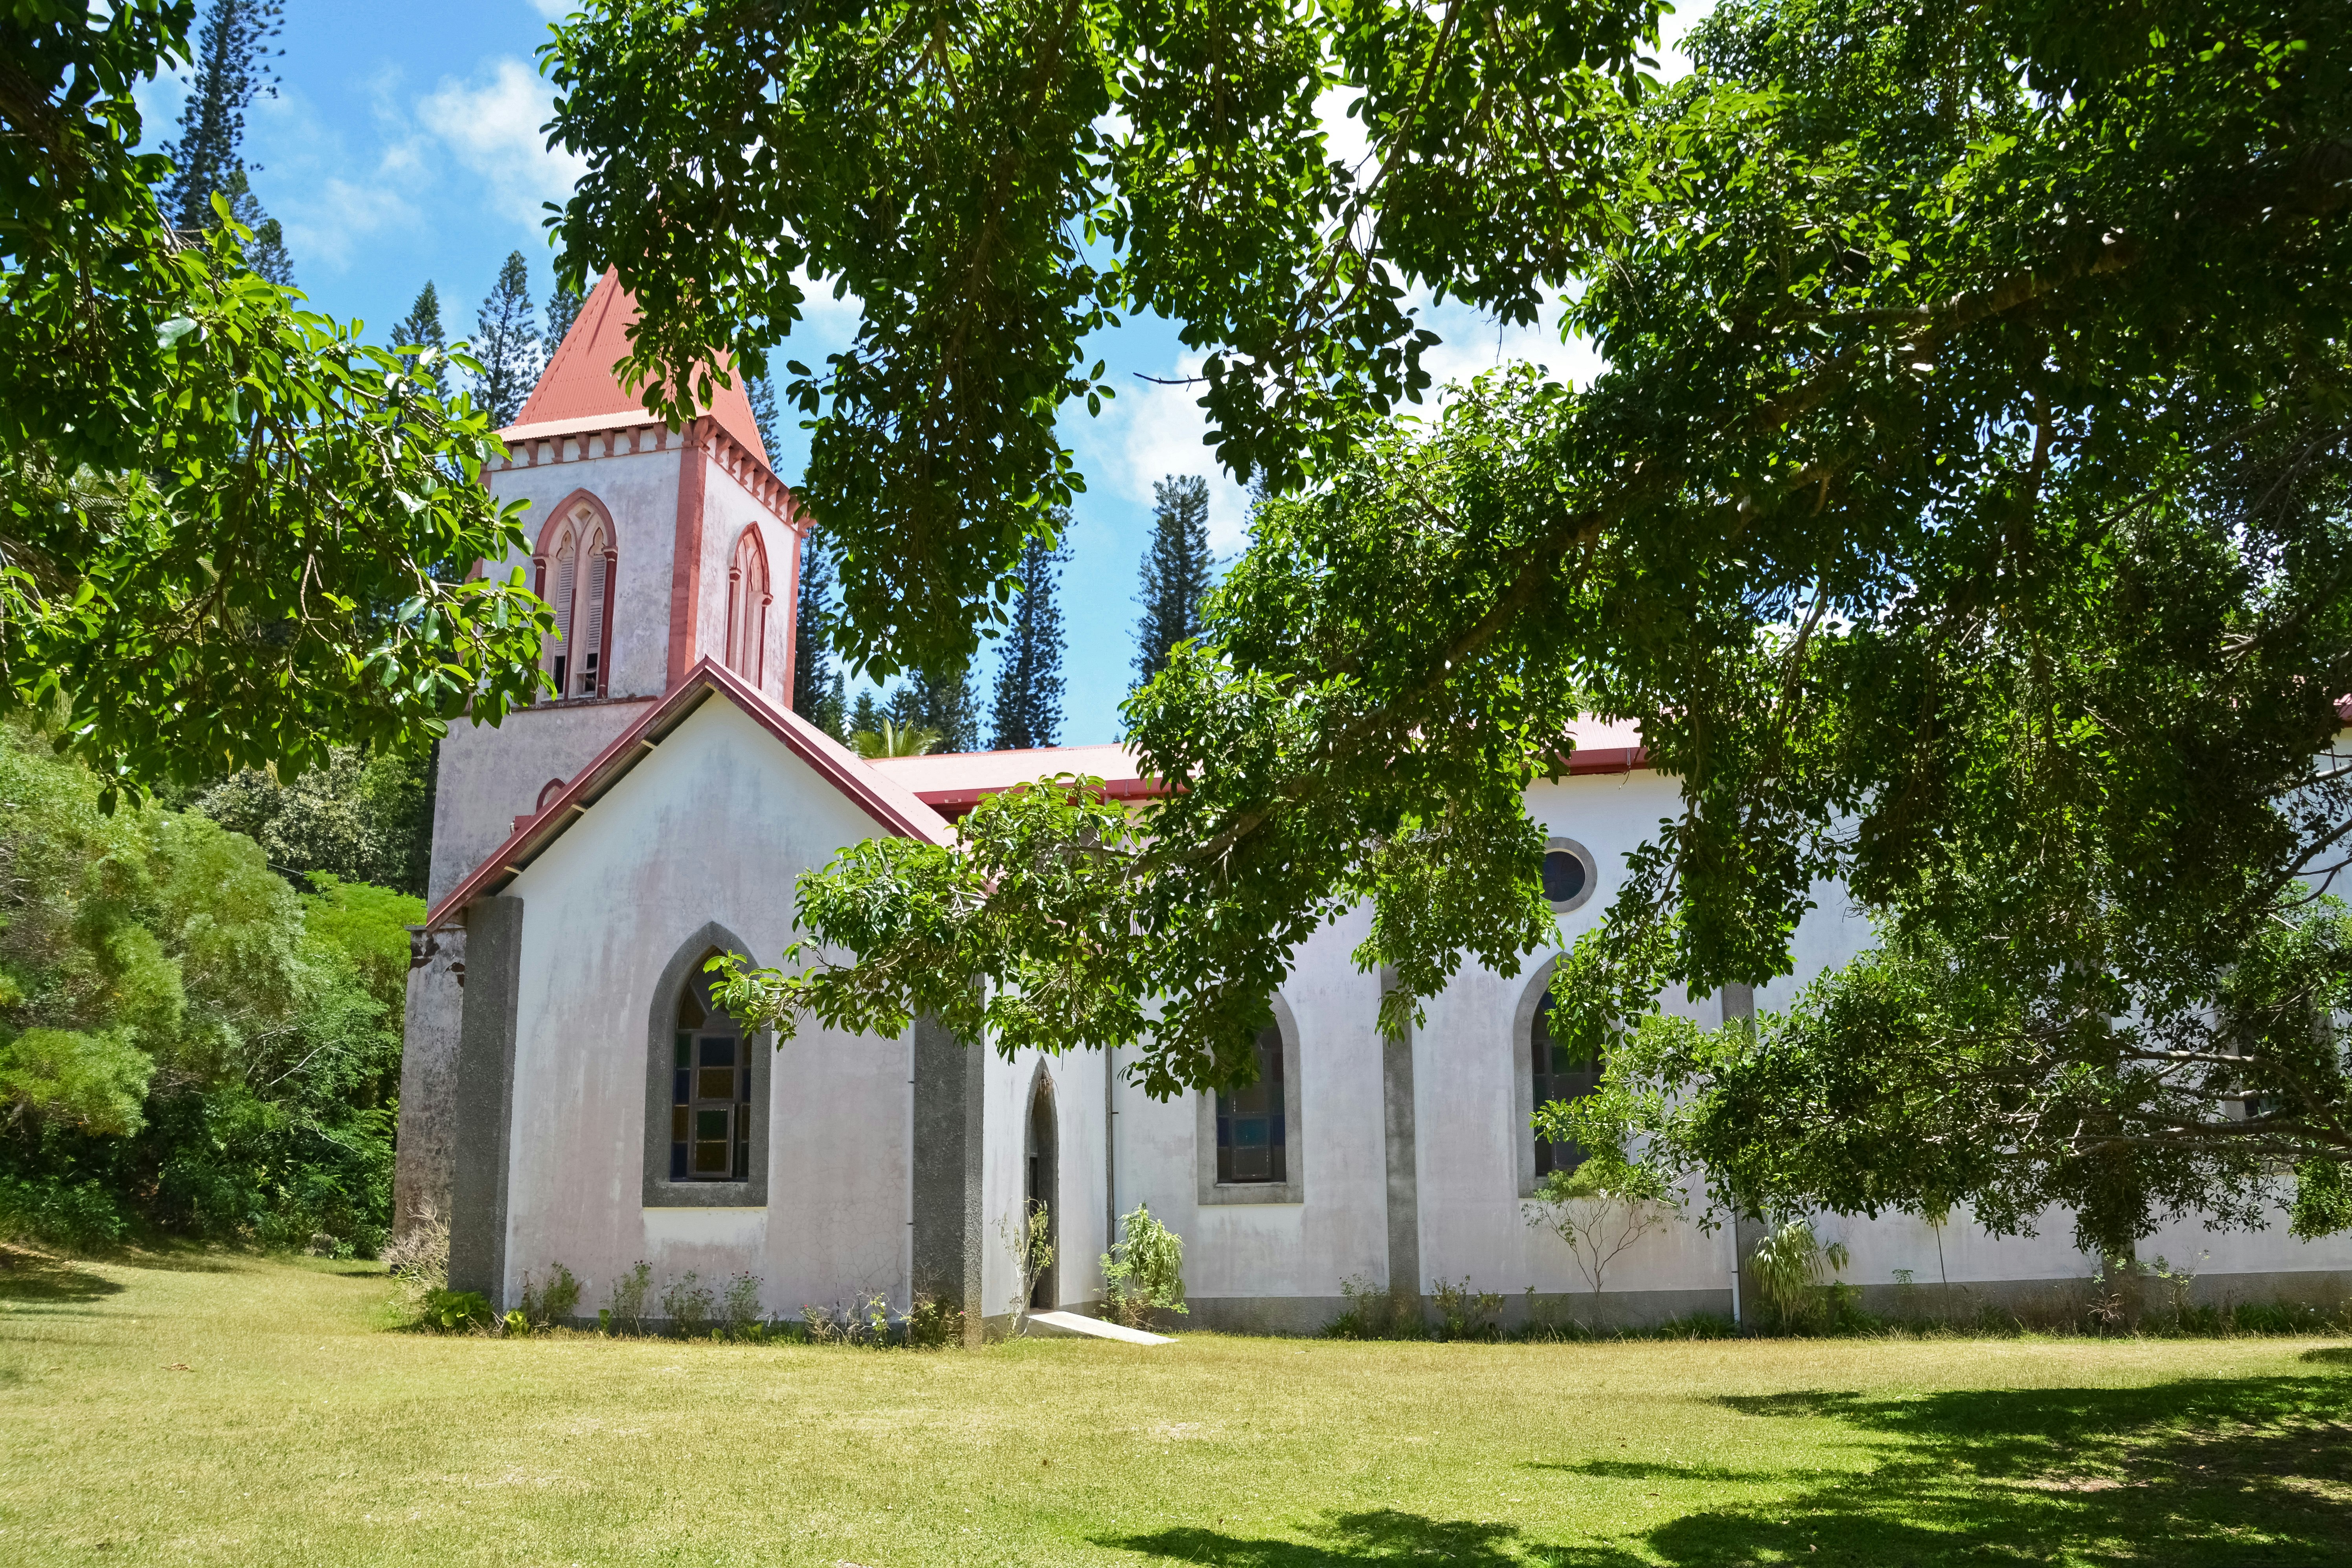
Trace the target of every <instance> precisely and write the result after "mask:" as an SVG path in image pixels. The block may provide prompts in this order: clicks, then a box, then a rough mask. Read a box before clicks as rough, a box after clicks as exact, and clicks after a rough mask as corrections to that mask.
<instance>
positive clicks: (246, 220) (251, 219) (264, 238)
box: [222, 166, 294, 289]
mask: <svg viewBox="0 0 2352 1568" xmlns="http://www.w3.org/2000/svg"><path fill="white" fill-rule="evenodd" d="M222 195H226V196H227V197H228V210H229V216H231V217H234V218H235V219H236V221H237V222H238V223H239V224H241V225H242V226H244V227H245V229H246V232H247V233H248V234H250V235H251V236H252V238H250V239H248V240H247V241H246V242H245V246H244V249H245V264H246V265H247V267H250V268H253V269H254V271H255V272H257V273H258V274H260V275H261V276H262V277H264V278H267V279H269V280H270V281H271V282H272V283H275V284H277V285H278V286H279V287H280V288H284V289H291V288H292V287H294V258H292V257H290V256H289V255H287V254H286V228H285V226H284V225H282V224H280V223H279V222H278V220H277V219H276V218H274V217H271V216H269V215H268V213H267V212H264V211H263V210H262V206H261V198H260V197H259V196H257V195H254V194H253V186H252V184H251V183H250V182H249V181H247V178H246V174H245V170H244V168H243V167H242V166H240V167H239V168H238V169H237V171H236V173H235V174H231V175H230V176H229V177H228V187H227V189H226V190H225V191H223V192H222Z"/></svg>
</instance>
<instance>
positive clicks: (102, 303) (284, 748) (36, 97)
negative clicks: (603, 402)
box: [0, 0, 547, 803]
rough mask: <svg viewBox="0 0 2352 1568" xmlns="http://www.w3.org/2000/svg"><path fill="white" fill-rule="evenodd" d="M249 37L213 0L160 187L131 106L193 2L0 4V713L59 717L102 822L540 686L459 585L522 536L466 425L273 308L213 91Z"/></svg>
mask: <svg viewBox="0 0 2352 1568" xmlns="http://www.w3.org/2000/svg"><path fill="white" fill-rule="evenodd" d="M270 16H274V10H271V11H268V12H265V11H264V10H263V9H262V8H260V7H249V6H240V7H237V8H236V11H235V13H234V15H232V13H231V11H230V9H229V8H228V7H226V6H223V7H216V8H215V12H214V15H213V17H212V23H213V27H214V31H213V32H211V33H209V34H208V35H207V38H206V43H205V59H206V60H208V61H210V62H211V64H210V65H209V66H208V67H206V69H208V70H210V71H211V72H212V73H213V74H215V75H220V76H222V77H223V79H224V80H225V81H227V85H226V86H224V87H222V88H221V89H219V101H220V102H221V103H223V104H225V105H226V106H228V107H227V109H226V110H224V112H225V113H226V114H227V115H228V119H227V120H226V121H223V120H221V119H219V118H212V119H208V118H206V113H208V112H209V111H205V112H199V113H197V114H196V115H195V116H194V119H193V120H192V121H190V124H189V127H188V131H187V134H186V135H185V136H184V138H183V141H184V142H187V143H188V147H187V150H186V153H185V156H186V157H188V158H189V159H190V160H191V161H192V162H191V165H190V166H191V168H192V169H197V171H198V172H197V173H194V174H190V175H189V176H188V178H187V179H185V180H184V179H182V178H181V177H180V176H179V174H178V172H177V170H175V168H174V165H173V162H172V160H171V159H169V158H167V157H163V156H161V155H157V154H152V153H133V152H132V151H131V149H132V148H134V147H136V146H137V145H138V144H139V142H140V141H141V139H142V126H141V121H140V116H139V111H138V104H137V101H136V99H135V97H134V89H136V88H137V87H138V86H139V85H140V84H141V83H142V82H145V81H148V80H152V79H153V78H154V77H155V76H156V75H157V74H158V73H159V72H161V71H163V70H165V69H169V68H175V67H178V66H181V65H184V64H186V63H188V61H189V58H190V50H189V47H188V30H189V28H190V26H192V25H193V23H194V17H195V9H194V5H189V4H184V3H166V0H141V3H138V4H127V5H113V6H109V7H104V8H101V10H100V11H96V12H93V11H92V10H91V9H90V8H89V6H87V5H78V4H73V3H70V0H34V3H31V4H26V5H15V6H12V7H10V8H9V9H8V10H7V11H6V12H5V13H0V61H5V62H6V68H5V70H0V365H5V366H6V367H7V373H6V374H5V376H0V555H5V564H0V709H22V708H26V707H38V708H40V709H42V710H45V711H47V710H57V711H58V718H59V719H60V722H59V723H58V726H57V729H56V731H55V732H57V733H58V734H61V735H64V736H67V737H68V738H69V740H68V744H69V746H70V748H71V749H72V750H74V751H75V752H79V754H80V755H81V756H83V757H84V758H86V759H87V760H89V762H90V763H91V764H92V766H93V767H94V768H95V769H96V770H97V772H98V773H99V776H100V780H101V781H102V789H103V793H104V797H105V798H106V799H108V800H109V802H110V803H111V801H112V800H113V799H114V798H115V797H116V796H118V795H120V794H121V790H122V789H123V787H124V786H125V785H126V784H132V785H134V787H135V784H137V783H143V784H161V783H164V782H167V781H168V782H177V783H185V784H194V783H197V782H200V781H209V780H213V779H217V778H219V777H222V776H224V775H225V774H226V773H230V772H233V771H235V770H236V769H238V768H242V767H251V766H259V765H261V764H264V763H277V764H278V765H280V766H281V767H282V768H284V769H285V770H286V771H287V772H289V773H291V772H295V771H299V769H301V768H303V767H308V766H313V765H317V764H320V763H325V762H326V761H327V759H328V757H329V755H330V752H331V747H332V746H333V745H334V744H336V743H346V744H354V745H359V746H362V747H364V748H367V749H368V750H370V751H371V752H380V751H383V750H386V749H394V750H410V751H415V750H420V749H422V748H424V747H425V746H426V745H428V744H429V743H430V742H431V741H432V740H433V738H434V737H435V736H436V735H437V734H438V733H439V732H440V731H442V730H443V729H444V728H446V724H447V722H448V721H449V720H450V719H452V718H454V717H455V716H457V714H459V713H461V712H466V711H467V710H471V711H472V713H473V714H474V715H475V716H476V717H478V718H494V717H495V716H496V715H498V714H500V713H503V712H505V711H506V710H508V709H509V707H510V706H511V705H512V704H513V703H514V702H516V701H519V700H522V699H524V698H525V697H526V696H527V695H528V694H529V693H530V692H531V691H532V690H534V689H536V687H537V685H538V682H539V677H538V674H537V668H536V666H537V651H538V646H539V638H540V637H541V632H542V630H543V628H544V627H545V626H546V625H547V623H546V621H545V620H544V618H543V617H544V615H545V612H544V611H543V610H542V609H541V608H540V607H539V606H538V605H536V603H535V601H533V600H532V598H531V597H530V593H529V591H528V589H527V588H526V587H525V586H524V584H522V581H521V577H520V574H513V575H512V576H510V577H506V578H499V579H474V580H470V581H469V580H467V578H466V577H465V565H470V564H471V563H474V562H476V561H479V560H483V559H488V560H498V559H500V558H502V557H504V556H505V555H506V554H508V553H509V552H510V551H512V550H514V549H517V548H520V546H521V545H522V543H523V538H522V531H521V529H520V525H519V523H518V521H517V518H518V515H519V513H520V507H515V508H512V509H509V510H506V511H503V512H502V511H501V510H500V509H499V507H498V506H497V505H496V504H495V503H494V502H493V501H492V500H490V498H489V497H488V495H487V494H486V493H485V491H484V490H483V489H482V486H481V482H480V480H481V471H482V466H483V465H484V464H485V463H486V462H488V461H490V460H492V459H494V458H496V457H497V456H498V455H499V445H498V441H497V438H496V436H495V434H494V432H493V431H492V429H491V427H490V426H489V424H488V421H487V420H485V419H484V418H483V417H482V416H481V415H479V414H478V413H477V412H476V411H475V410H474V409H473V408H472V407H470V406H469V405H467V404H466V403H465V402H464V401H463V400H462V399H460V400H458V401H457V402H456V403H454V404H453V403H450V402H448V401H446V400H444V399H443V398H442V397H441V396H440V395H438V393H437V391H436V388H435V387H434V386H433V385H432V384H431V383H430V381H429V380H424V379H420V378H419V377H417V376H416V375H415V374H414V369H415V360H414V359H413V358H410V357H406V356H403V355H399V354H395V353H391V352H388V351H386V350H383V349H378V348H373V347H370V346H368V345H366V344H363V343H362V342H358V341H357V340H356V338H355V337H354V335H353V334H352V331H350V329H348V328H346V327H344V326H341V325H339V324H338V323H336V322H334V321H329V320H328V319H326V318H325V317H323V316H319V315H315V314H312V313H310V312H309V311H306V310H299V308H298V304H299V301H297V300H294V299H293V298H291V297H290V296H289V294H288V293H287V291H286V290H284V289H281V288H280V287H278V285H276V284H275V283H273V282H272V281H271V280H270V279H268V278H267V277H265V276H262V275H260V274H259V273H258V272H257V268H256V262H257V258H253V257H250V256H249V255H248V252H247V245H248V243H250V242H251V241H252V240H253V238H254V237H253V236H252V235H250V234H247V233H244V232H242V226H240V225H238V224H236V223H235V222H234V221H233V219H232V216H231V214H230V210H229V200H228V197H227V196H226V193H225V190H224V188H223V187H224V185H225V184H226V175H227V174H230V173H233V167H232V165H233V163H234V156H233V154H234V151H235V145H234V144H235V134H234V120H235V112H236V110H238V109H239V108H240V107H241V106H242V105H243V104H244V103H245V102H246V101H247V100H248V98H249V89H250V83H251V80H252V78H251V77H250V75H248V76H247V77H246V78H245V79H244V80H245V82H246V83H247V85H246V86H245V87H238V86H236V82H235V81H233V80H228V78H230V77H233V76H234V70H233V69H232V67H234V68H235V69H245V68H246V67H244V66H236V62H237V61H240V60H242V61H247V62H248V63H249V62H250V61H251V60H252V59H254V58H257V54H256V50H257V44H255V43H254V40H255V38H256V37H258V36H260V35H259V34H257V32H255V31H254V30H253V29H256V28H259V27H261V26H263V21H262V20H257V18H259V19H264V20H266V19H267V18H268V17H270ZM236 17H243V18H245V20H244V21H237V20H236ZM239 28H246V29H247V30H246V31H245V32H242V33H240V32H239V31H238V29H239ZM240 37H241V38H244V39H245V40H246V42H245V43H242V44H236V39H238V38H240ZM224 40H226V41H224ZM231 44H236V47H230V45H231ZM240 51H243V52H240ZM203 63H204V62H201V61H200V62H199V64H200V65H202V64H203ZM199 74H200V75H203V74H204V72H203V71H200V72H199ZM206 90H207V91H211V90H212V89H206ZM206 148H210V149H211V151H209V152H207V151H205V149H206ZM205 160H209V162H204V161H205ZM199 163H201V168H198V164H199ZM192 193H193V194H192ZM183 199H184V200H186V201H193V202H194V204H195V206H194V216H198V217H199V219H200V222H199V223H198V224H196V225H194V226H191V225H188V224H184V223H180V222H178V221H177V220H178V219H179V218H181V217H183V216H190V215H189V214H187V213H184V212H183V211H181V210H180V205H179V203H180V201H181V200H183ZM205 214H209V215H210V216H209V220H203V218H202V215H205ZM205 221H208V222H209V225H210V226H209V227H208V228H207V227H205ZM198 231H201V232H198ZM449 562H457V563H463V564H461V565H459V566H458V567H457V569H456V570H454V571H450V572H447V573H444V572H443V571H442V570H441V567H442V564H443V563H449Z"/></svg>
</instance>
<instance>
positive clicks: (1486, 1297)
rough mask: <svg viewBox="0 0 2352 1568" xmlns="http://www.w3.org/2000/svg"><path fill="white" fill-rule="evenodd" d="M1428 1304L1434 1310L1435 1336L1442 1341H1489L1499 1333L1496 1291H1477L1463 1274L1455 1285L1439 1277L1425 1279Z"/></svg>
mask: <svg viewBox="0 0 2352 1568" xmlns="http://www.w3.org/2000/svg"><path fill="white" fill-rule="evenodd" d="M1429 1304H1430V1306H1431V1307H1433V1308H1434V1309H1435V1310H1436V1312H1437V1337H1438V1338H1440V1339H1444V1340H1491V1339H1496V1338H1498V1337H1499V1336H1500V1335H1501V1333H1502V1324H1501V1318H1502V1313H1503V1298H1502V1295H1501V1293H1500V1292H1498V1291H1494V1290H1480V1289H1475V1288H1474V1287H1473V1286H1472V1285H1471V1283H1470V1278H1469V1276H1468V1275H1466V1274H1465V1275H1464V1276H1463V1278H1462V1282H1461V1283H1460V1284H1459V1285H1450V1284H1448V1283H1446V1282H1445V1281H1444V1280H1443V1279H1433V1280H1431V1281H1430V1282H1429Z"/></svg>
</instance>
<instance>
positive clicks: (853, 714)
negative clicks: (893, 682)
mask: <svg viewBox="0 0 2352 1568" xmlns="http://www.w3.org/2000/svg"><path fill="white" fill-rule="evenodd" d="M881 728H882V705H881V704H880V703H879V702H877V701H876V700H874V689H873V688H872V687H870V686H869V687H867V688H866V689H865V690H863V691H861V692H859V693H858V694H857V706H856V708H854V709H852V710H850V714H849V733H851V734H853V735H870V734H875V733H877V732H879V731H880V730H881Z"/></svg>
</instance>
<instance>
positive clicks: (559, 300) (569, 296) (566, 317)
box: [499, 252, 587, 355]
mask: <svg viewBox="0 0 2352 1568" xmlns="http://www.w3.org/2000/svg"><path fill="white" fill-rule="evenodd" d="M518 254H520V253H519V252H518ZM499 282H500V283H501V285H503V284H504V282H505V279H504V278H503V276H502V277H501V278H500V279H499ZM586 302H587V296H586V295H585V294H583V293H582V292H581V291H579V290H578V289H572V288H569V287H567V286H565V285H564V284H563V283H562V282H561V281H559V282H558V283H557V284H556V285H555V292H554V293H552V294H550V295H549V296H548V297H547V337H546V339H545V342H546V346H547V353H548V354H549V355H553V354H554V353H555V351H556V350H557V349H558V348H559V347H561V346H562V342H563V334H564V333H566V332H568V331H571V330H572V322H574V321H578V320H579V319H580V307H581V306H582V305H583V304H585V303H586Z"/></svg>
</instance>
